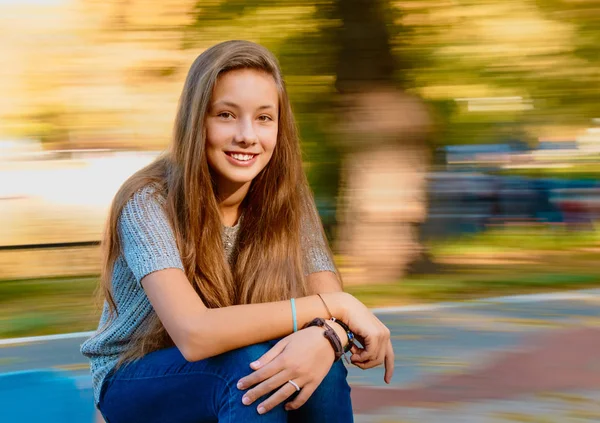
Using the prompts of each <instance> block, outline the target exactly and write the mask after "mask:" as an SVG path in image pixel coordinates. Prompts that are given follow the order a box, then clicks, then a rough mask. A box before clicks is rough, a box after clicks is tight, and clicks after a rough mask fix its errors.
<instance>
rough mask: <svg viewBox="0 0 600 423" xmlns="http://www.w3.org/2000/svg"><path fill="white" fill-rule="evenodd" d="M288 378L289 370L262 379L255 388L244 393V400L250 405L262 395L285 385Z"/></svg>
mask: <svg viewBox="0 0 600 423" xmlns="http://www.w3.org/2000/svg"><path fill="white" fill-rule="evenodd" d="M288 380H289V372H287V371H282V372H279V373H277V374H276V375H274V376H271V377H270V378H268V379H265V380H264V381H262V382H261V383H259V384H258V385H256V386H255V387H254V388H252V389H250V390H249V391H248V392H246V393H245V394H244V397H243V398H242V402H243V403H244V404H245V405H250V404H252V403H253V402H254V401H256V400H257V399H259V398H260V397H262V396H263V395H267V394H268V393H270V392H273V391H274V390H275V389H277V388H279V387H281V386H283V384H284V383H287V381H288ZM288 385H290V386H292V387H293V385H292V384H291V383H288Z"/></svg>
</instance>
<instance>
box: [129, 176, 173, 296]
mask: <svg viewBox="0 0 600 423" xmlns="http://www.w3.org/2000/svg"><path fill="white" fill-rule="evenodd" d="M155 191H156V189H155V188H154V187H152V186H147V187H144V188H142V189H141V190H139V191H137V192H136V193H135V194H134V195H133V197H132V198H131V199H130V200H129V201H128V202H127V204H126V205H125V207H124V208H123V211H122V212H121V216H120V218H119V235H120V239H121V247H122V254H123V256H124V258H125V261H126V262H127V265H128V267H129V268H130V269H131V271H132V273H133V275H134V277H135V280H136V282H137V283H138V286H141V285H140V281H141V280H142V278H144V276H146V275H149V274H150V273H152V272H156V271H157V270H162V269H169V268H176V269H181V270H184V268H183V264H182V261H181V255H180V254H179V250H178V249H177V242H176V241H175V235H174V234H173V230H172V229H171V225H170V224H169V219H168V218H167V215H166V213H165V211H164V208H163V203H164V201H160V200H161V197H159V196H158V195H157V194H156V193H155Z"/></svg>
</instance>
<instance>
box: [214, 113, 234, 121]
mask: <svg viewBox="0 0 600 423" xmlns="http://www.w3.org/2000/svg"><path fill="white" fill-rule="evenodd" d="M217 116H218V117H220V118H222V119H227V120H229V119H232V118H233V115H232V114H231V113H229V112H221V113H219V114H218V115H217Z"/></svg>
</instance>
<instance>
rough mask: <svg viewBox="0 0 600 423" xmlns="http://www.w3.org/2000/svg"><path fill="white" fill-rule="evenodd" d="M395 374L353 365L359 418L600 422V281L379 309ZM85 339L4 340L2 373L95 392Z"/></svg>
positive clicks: (428, 422) (432, 422)
mask: <svg viewBox="0 0 600 423" xmlns="http://www.w3.org/2000/svg"><path fill="white" fill-rule="evenodd" d="M380 316H381V318H382V319H383V320H384V322H385V323H386V324H388V325H389V327H390V328H391V330H392V333H393V342H394V346H395V351H396V357H397V359H396V375H395V377H394V380H393V382H392V385H391V386H384V383H383V370H382V369H375V370H370V371H362V370H360V369H357V368H354V367H352V368H351V369H350V375H349V380H350V383H351V385H352V387H353V401H354V406H355V414H356V417H355V418H356V421H357V423H362V422H380V423H384V422H386V423H391V422H398V423H409V422H410V423H413V422H419V423H438V422H440V423H442V422H443V423H454V422H461V423H469V422H482V423H487V422H494V423H495V422H498V423H500V422H539V423H545V422H556V423H563V422H600V290H591V291H583V292H580V293H578V294H576V295H572V296H571V297H570V298H569V297H563V298H562V299H556V298H553V297H550V298H546V299H545V300H542V301H540V298H537V297H535V298H534V300H531V299H524V298H512V299H509V300H506V301H504V300H502V301H493V302H477V303H470V304H463V305H459V306H456V305H448V306H446V305H441V306H436V307H434V308H424V309H422V310H419V309H416V310H407V309H401V310H398V311H395V312H390V311H387V312H385V313H382V314H380ZM80 342H81V339H65V340H56V341H52V342H39V343H27V344H21V345H18V344H17V345H8V346H6V345H5V346H3V347H0V373H4V372H9V371H16V370H27V369H36V368H45V367H56V368H62V369H66V370H69V371H70V372H72V373H73V375H75V376H76V378H77V382H78V384H79V386H80V388H81V391H82V392H83V393H84V395H89V396H90V401H91V392H90V390H89V385H90V380H89V376H88V375H87V364H86V362H85V360H84V359H83V358H82V357H81V356H80V355H79V353H78V348H79V343H80Z"/></svg>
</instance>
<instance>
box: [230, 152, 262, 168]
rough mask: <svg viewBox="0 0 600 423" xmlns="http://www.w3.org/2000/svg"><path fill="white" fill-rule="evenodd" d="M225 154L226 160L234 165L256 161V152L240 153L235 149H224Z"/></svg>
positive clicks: (245, 164) (247, 164)
mask: <svg viewBox="0 0 600 423" xmlns="http://www.w3.org/2000/svg"><path fill="white" fill-rule="evenodd" d="M225 156H226V157H227V161H228V162H229V163H231V164H233V165H234V166H242V167H244V166H252V164H254V162H256V158H257V157H258V154H253V153H241V152H237V151H226V152H225Z"/></svg>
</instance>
